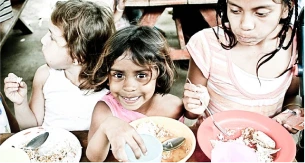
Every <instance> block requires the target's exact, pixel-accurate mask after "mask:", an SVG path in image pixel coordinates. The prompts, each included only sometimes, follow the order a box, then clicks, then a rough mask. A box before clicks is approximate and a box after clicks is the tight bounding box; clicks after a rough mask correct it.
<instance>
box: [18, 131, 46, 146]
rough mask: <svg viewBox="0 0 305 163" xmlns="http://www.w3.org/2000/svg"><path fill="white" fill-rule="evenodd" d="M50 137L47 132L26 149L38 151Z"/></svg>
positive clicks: (32, 141)
mask: <svg viewBox="0 0 305 163" xmlns="http://www.w3.org/2000/svg"><path fill="white" fill-rule="evenodd" d="M48 137H49V132H45V133H43V134H40V135H38V136H36V137H35V138H33V139H32V140H31V141H30V142H28V144H26V145H25V147H24V149H36V148H38V147H40V146H41V145H42V144H43V143H44V142H45V141H46V140H47V138H48Z"/></svg>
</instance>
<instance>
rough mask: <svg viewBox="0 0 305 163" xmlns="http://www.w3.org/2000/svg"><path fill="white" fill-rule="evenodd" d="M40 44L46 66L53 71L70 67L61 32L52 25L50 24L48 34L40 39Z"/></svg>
mask: <svg viewBox="0 0 305 163" xmlns="http://www.w3.org/2000/svg"><path fill="white" fill-rule="evenodd" d="M41 43H42V52H43V55H44V58H45V60H46V63H47V64H48V66H50V67H52V68H54V69H67V68H68V66H70V65H72V58H71V57H70V55H69V53H68V48H67V46H66V44H67V42H66V40H65V39H64V38H63V32H62V30H60V29H59V28H58V27H57V26H55V25H54V24H53V23H51V24H50V26H49V31H48V33H47V34H46V35H44V37H43V38H42V39H41Z"/></svg>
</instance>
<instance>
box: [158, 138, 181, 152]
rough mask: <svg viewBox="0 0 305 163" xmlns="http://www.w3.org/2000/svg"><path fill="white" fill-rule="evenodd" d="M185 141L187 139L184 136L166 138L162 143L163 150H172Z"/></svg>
mask: <svg viewBox="0 0 305 163" xmlns="http://www.w3.org/2000/svg"><path fill="white" fill-rule="evenodd" d="M184 141H185V138H184V137H177V138H171V139H168V140H165V141H164V142H163V143H162V145H163V151H171V150H174V149H177V148H179V147H180V146H181V145H182V144H183V142H184Z"/></svg>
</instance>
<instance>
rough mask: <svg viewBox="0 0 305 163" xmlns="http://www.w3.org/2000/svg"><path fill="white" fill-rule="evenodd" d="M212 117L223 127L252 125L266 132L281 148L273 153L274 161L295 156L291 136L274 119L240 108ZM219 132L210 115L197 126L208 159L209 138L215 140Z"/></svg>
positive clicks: (284, 160)
mask: <svg viewBox="0 0 305 163" xmlns="http://www.w3.org/2000/svg"><path fill="white" fill-rule="evenodd" d="M214 119H215V120H216V121H217V122H219V124H220V125H221V126H222V127H224V128H225V129H234V130H240V129H243V128H246V127H252V128H254V129H256V130H260V131H262V132H264V133H265V134H267V135H268V136H269V137H271V138H272V139H273V140H274V141H275V143H276V148H277V149H278V148H281V150H280V151H278V152H277V153H276V154H275V158H274V162H292V161H293V160H294V158H295V154H296V145H295V142H294V140H293V138H292V136H291V135H290V134H289V132H288V131H287V130H286V129H285V128H284V127H283V126H282V125H280V124H279V123H277V122H276V121H275V120H272V119H270V118H268V117H265V116H263V115H261V114H258V113H254V112H248V111H240V110H232V111H223V112H220V113H216V114H214ZM219 133H220V132H219V131H218V130H217V128H216V127H215V126H214V125H213V123H212V119H211V118H210V117H209V118H207V119H206V120H205V121H203V122H202V123H201V125H200V126H199V128H198V132H197V139H198V144H199V146H200V148H201V150H202V151H203V152H204V153H205V155H206V156H207V157H209V158H210V159H211V150H212V145H211V142H210V140H217V136H218V135H219Z"/></svg>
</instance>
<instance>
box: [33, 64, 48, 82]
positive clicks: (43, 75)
mask: <svg viewBox="0 0 305 163" xmlns="http://www.w3.org/2000/svg"><path fill="white" fill-rule="evenodd" d="M49 69H50V68H49V66H47V65H46V64H44V65H42V66H40V67H39V68H38V69H37V70H36V73H35V76H34V81H33V84H35V83H36V84H41V85H44V83H45V82H46V80H47V79H48V77H49V75H50V72H49Z"/></svg>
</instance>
